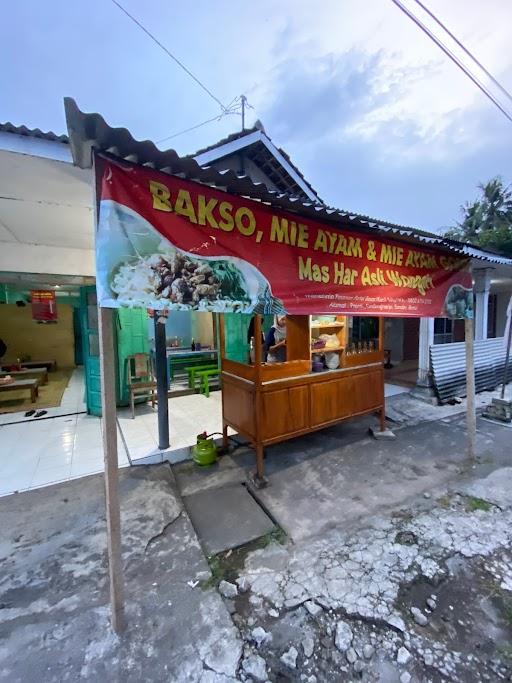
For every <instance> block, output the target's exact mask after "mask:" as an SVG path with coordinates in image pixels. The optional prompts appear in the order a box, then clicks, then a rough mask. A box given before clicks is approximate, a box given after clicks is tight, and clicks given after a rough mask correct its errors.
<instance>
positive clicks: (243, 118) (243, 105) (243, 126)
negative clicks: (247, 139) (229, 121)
mask: <svg viewBox="0 0 512 683" xmlns="http://www.w3.org/2000/svg"><path fill="white" fill-rule="evenodd" d="M240 101H241V102H242V130H243V131H244V130H245V105H246V102H247V97H246V96H245V95H240Z"/></svg>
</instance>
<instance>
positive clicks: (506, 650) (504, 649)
mask: <svg viewBox="0 0 512 683" xmlns="http://www.w3.org/2000/svg"><path fill="white" fill-rule="evenodd" d="M496 652H497V653H498V654H499V655H500V656H501V657H503V659H508V660H512V645H499V646H498V647H497V648H496Z"/></svg>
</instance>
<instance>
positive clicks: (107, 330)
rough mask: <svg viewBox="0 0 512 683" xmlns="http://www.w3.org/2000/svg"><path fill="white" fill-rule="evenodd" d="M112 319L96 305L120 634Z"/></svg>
mask: <svg viewBox="0 0 512 683" xmlns="http://www.w3.org/2000/svg"><path fill="white" fill-rule="evenodd" d="M112 319H113V315H112V309H110V308H100V307H98V329H99V342H100V371H101V410H102V416H103V457H104V460H105V504H106V517H107V550H108V570H109V576H110V606H111V611H112V628H113V629H114V631H115V632H116V633H120V632H121V631H123V630H124V627H125V618H124V576H123V559H122V546H121V514H120V505H119V465H118V461H117V423H116V384H115V382H116V378H115V369H114V368H115V358H114V334H113V325H112Z"/></svg>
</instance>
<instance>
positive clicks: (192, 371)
mask: <svg viewBox="0 0 512 683" xmlns="http://www.w3.org/2000/svg"><path fill="white" fill-rule="evenodd" d="M215 368H217V365H216V364H214V363H208V364H206V363H205V364H204V365H192V366H190V367H187V368H185V372H186V373H187V374H188V386H189V387H190V388H191V389H194V391H195V389H196V372H199V371H200V370H212V369H215Z"/></svg>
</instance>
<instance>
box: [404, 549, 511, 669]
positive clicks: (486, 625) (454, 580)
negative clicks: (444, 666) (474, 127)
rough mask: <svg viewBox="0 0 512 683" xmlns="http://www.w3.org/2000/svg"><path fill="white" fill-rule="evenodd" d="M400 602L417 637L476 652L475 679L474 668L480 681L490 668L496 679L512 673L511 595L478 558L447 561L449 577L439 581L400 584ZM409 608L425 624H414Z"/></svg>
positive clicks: (451, 649) (405, 616)
mask: <svg viewBox="0 0 512 683" xmlns="http://www.w3.org/2000/svg"><path fill="white" fill-rule="evenodd" d="M434 603H435V606H434V608H432V606H433V605H434ZM398 604H399V607H400V609H401V611H402V613H403V615H404V618H405V619H406V621H407V622H408V627H409V628H410V629H411V631H414V632H415V633H416V634H417V635H418V636H419V637H420V638H422V639H426V640H428V641H429V642H430V644H432V643H436V642H437V643H442V644H443V646H444V647H445V648H447V649H448V650H450V651H452V652H458V653H462V654H464V655H466V656H467V655H475V657H476V658H477V659H475V661H474V666H475V680H480V678H478V676H477V675H476V674H477V672H478V673H479V675H480V676H481V677H482V680H486V679H487V676H488V674H489V671H494V672H495V674H496V675H497V676H499V677H500V678H501V677H502V676H503V677H505V678H506V677H507V676H510V675H511V674H512V645H511V644H512V598H511V597H510V594H509V593H507V592H506V591H503V590H502V589H501V588H500V587H499V585H498V584H497V583H496V580H495V578H494V577H493V576H492V575H491V574H490V573H489V572H488V571H486V569H485V567H484V561H483V559H482V558H474V559H473V560H468V559H462V558H460V559H457V558H455V559H452V560H450V561H449V566H448V573H447V578H445V579H442V580H441V581H439V582H438V583H437V584H435V583H434V582H430V581H428V580H426V579H421V580H419V581H416V582H415V583H413V584H412V585H409V586H406V587H404V588H403V590H402V591H401V593H400V594H399V598H398ZM411 607H417V608H419V609H420V610H421V611H422V612H423V613H424V614H425V615H426V616H427V618H428V623H427V624H426V625H425V626H420V625H418V624H417V623H415V621H414V619H413V618H412V616H411ZM492 680H494V679H492ZM507 680H510V679H507Z"/></svg>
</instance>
